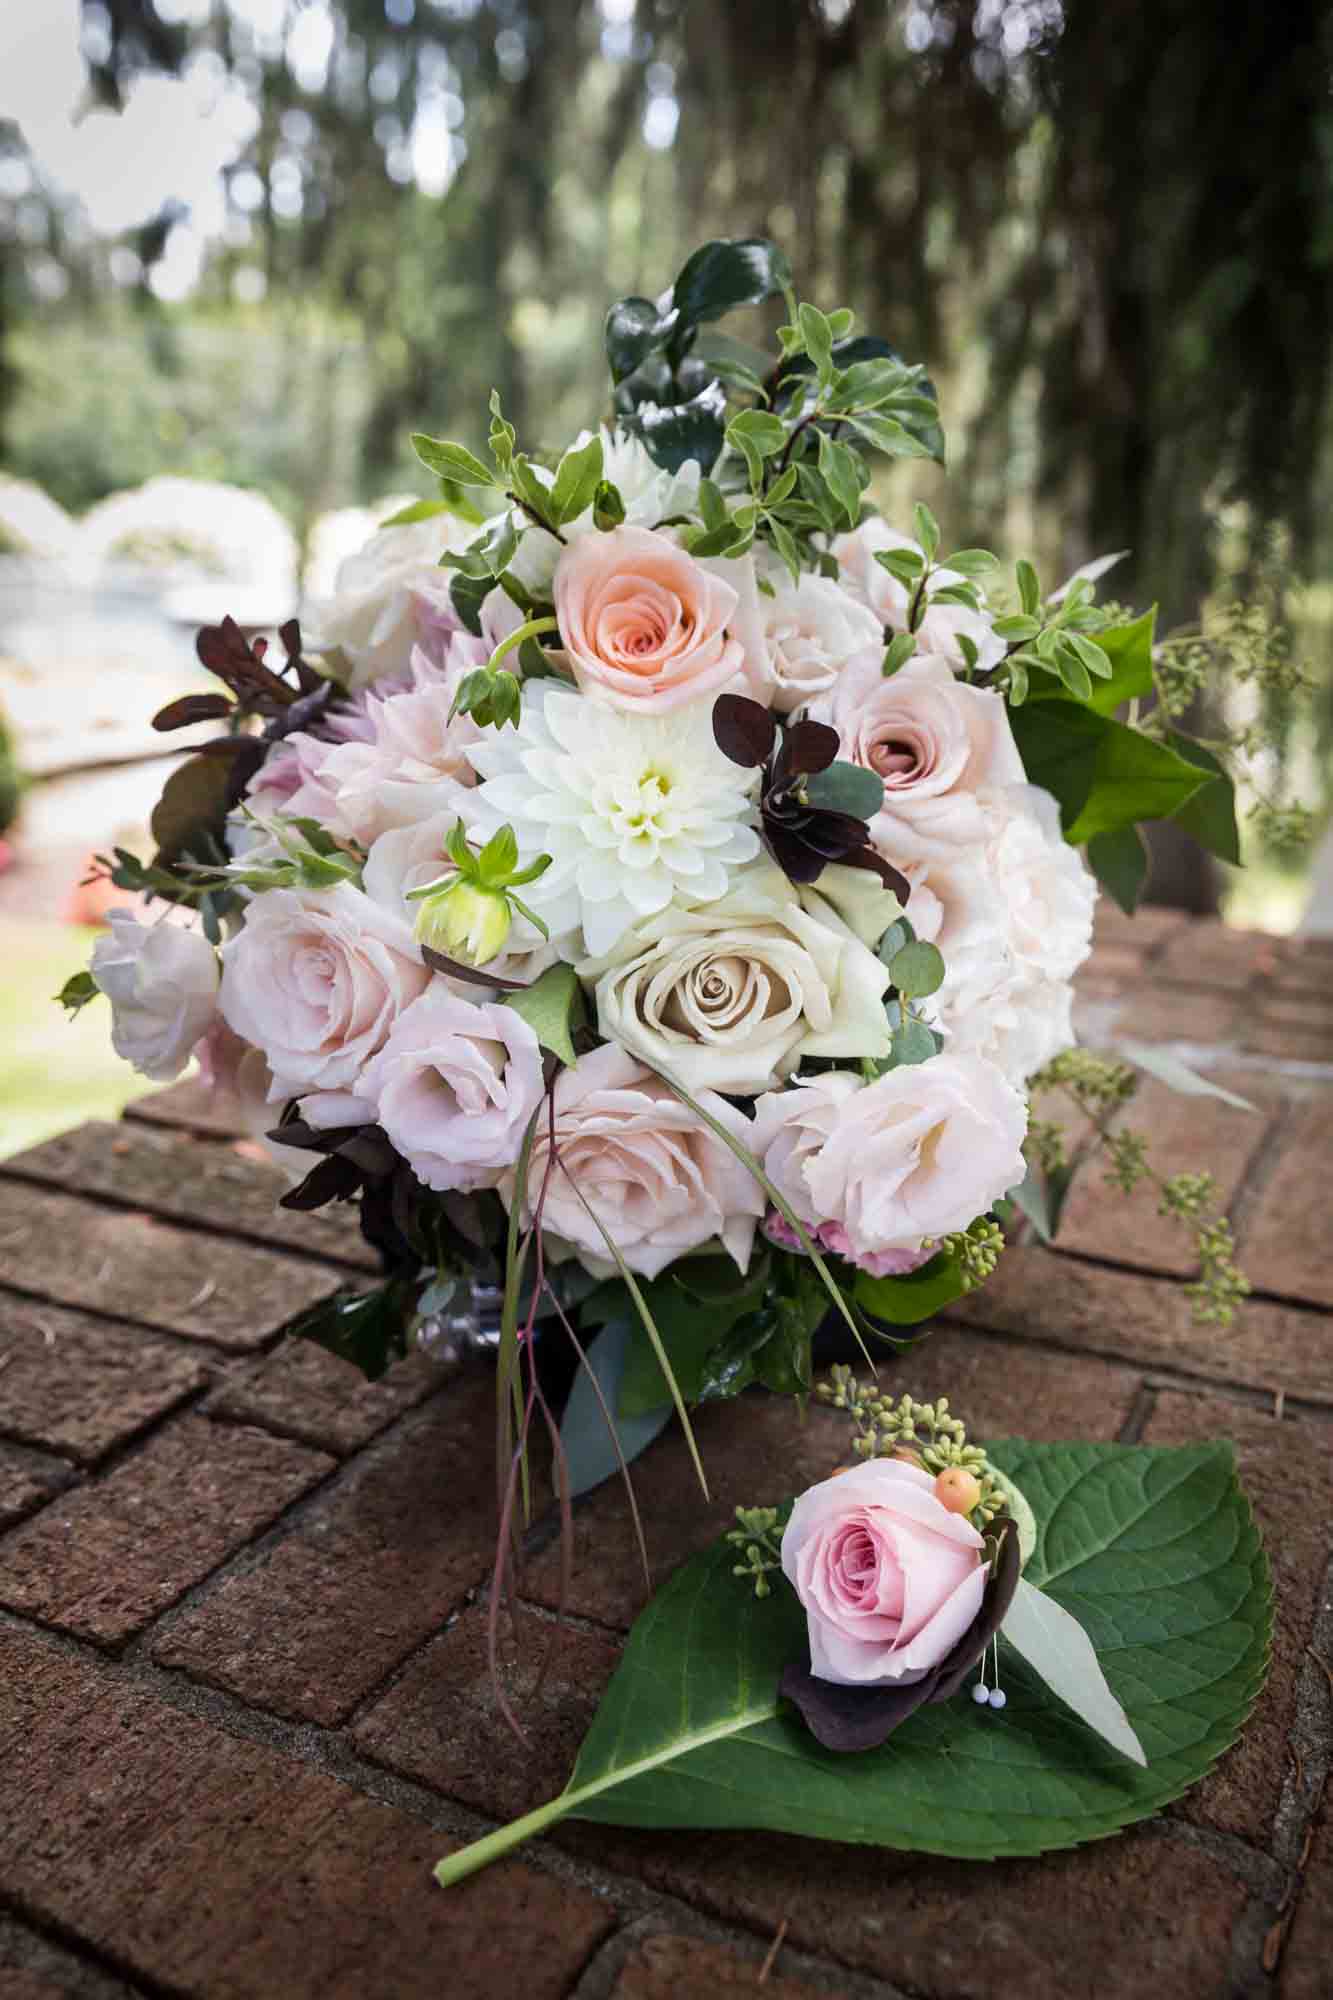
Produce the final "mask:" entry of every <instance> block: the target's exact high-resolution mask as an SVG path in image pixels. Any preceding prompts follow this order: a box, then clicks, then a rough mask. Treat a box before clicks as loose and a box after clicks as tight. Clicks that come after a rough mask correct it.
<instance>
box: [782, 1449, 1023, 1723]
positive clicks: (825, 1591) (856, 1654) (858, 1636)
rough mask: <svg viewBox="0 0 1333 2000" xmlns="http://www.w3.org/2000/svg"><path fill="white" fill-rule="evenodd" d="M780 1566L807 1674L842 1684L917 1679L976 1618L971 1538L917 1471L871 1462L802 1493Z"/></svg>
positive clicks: (979, 1582)
mask: <svg viewBox="0 0 1333 2000" xmlns="http://www.w3.org/2000/svg"><path fill="white" fill-rule="evenodd" d="M782 1567H783V1570H784V1572H785V1574H786V1576H787V1579H788V1581H789V1582H790V1583H791V1585H792V1587H793V1588H794V1590H795V1592H796V1595H797V1596H798V1597H799V1598H800V1600H801V1603H802V1605H803V1606H804V1607H805V1614H806V1621H807V1628H808V1632H809V1639H810V1671H811V1672H812V1673H813V1674H814V1675H816V1676H817V1678H818V1679H820V1680H825V1681H837V1682H839V1683H840V1684H842V1685H844V1686H861V1687H867V1686H868V1687H887V1686H894V1685H898V1686H902V1685H905V1684H907V1683H910V1682H912V1681H919V1680H921V1679H922V1678H923V1676H924V1675H926V1674H928V1673H929V1672H930V1670H931V1668H932V1667H935V1666H938V1664H939V1663H940V1661H941V1660H943V1659H944V1658H945V1656H946V1655H947V1654H948V1653H950V1652H952V1650H953V1648H954V1647H955V1646H956V1645H957V1644H958V1641H959V1640H960V1639H961V1638H962V1637H963V1635H964V1633H965V1632H966V1631H967V1629H968V1627H969V1626H970V1625H971V1624H972V1622H973V1620H974V1619H975V1618H976V1616H977V1614H978V1612H979V1611H980V1610H981V1600H982V1597H983V1595H984V1594H985V1589H986V1575H987V1571H986V1565H985V1562H984V1560H983V1547H982V1538H981V1536H980V1535H979V1534H978V1533H977V1530H976V1529H975V1528H974V1527H973V1526H972V1524H971V1522H970V1521H968V1520H966V1519H964V1517H963V1516H962V1515H961V1514H951V1513H950V1512H949V1510H948V1508H947V1507H945V1506H944V1505H943V1504H942V1503H941V1502H940V1501H939V1500H937V1499H936V1497H935V1482H934V1480H933V1479H932V1478H931V1476H930V1474H929V1473H928V1472H924V1471H922V1469H921V1468H920V1466H916V1465H908V1464H905V1463H904V1462H903V1461H901V1460H899V1459H889V1458H879V1459H871V1460H869V1461H868V1462H867V1463H866V1464H864V1465H858V1466H855V1467H853V1469H852V1470H851V1471H850V1472H840V1473H837V1474H835V1476H834V1477H833V1478H832V1479H825V1480H824V1481H822V1483H821V1484H820V1485H818V1486H812V1487H810V1489H809V1490H808V1491H807V1492H805V1493H803V1494H802V1495H801V1497H800V1499H799V1500H798V1501H797V1502H796V1505H795V1506H794V1507H793V1508H792V1511H791V1517H790V1519H789V1520H788V1522H787V1527H786V1530H785V1532H784V1534H783V1537H782Z"/></svg>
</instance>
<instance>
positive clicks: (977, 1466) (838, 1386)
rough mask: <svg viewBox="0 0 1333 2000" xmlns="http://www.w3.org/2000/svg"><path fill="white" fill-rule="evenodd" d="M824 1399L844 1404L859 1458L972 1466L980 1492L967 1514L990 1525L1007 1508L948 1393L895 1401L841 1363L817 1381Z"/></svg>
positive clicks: (939, 1468)
mask: <svg viewBox="0 0 1333 2000" xmlns="http://www.w3.org/2000/svg"><path fill="white" fill-rule="evenodd" d="M815 1394H816V1396H818V1398H819V1400H820V1401H821V1402H822V1403H828V1404H830V1405H831V1406H832V1407H833V1408H834V1409H835V1410H845V1411H846V1412H847V1414H848V1416H849V1417H850V1418H851V1422H852V1450H853V1452H854V1453H855V1454H856V1456H857V1457H858V1458H892V1457H894V1456H895V1455H896V1456H901V1457H908V1456H910V1458H911V1459H912V1461H913V1462H915V1463H916V1464H918V1465H920V1466H921V1467H922V1469H923V1471H926V1472H933V1473H936V1474H939V1473H941V1472H948V1471H950V1470H952V1469H953V1468H955V1467H957V1468H958V1469H959V1470H961V1471H963V1472H970V1473H971V1474H972V1476H973V1478H974V1479H975V1480H976V1481H977V1484H978V1486H979V1487H980V1489H981V1497H980V1499H979V1500H978V1502H977V1505H976V1506H975V1507H974V1508H973V1509H972V1511H971V1514H970V1515H969V1517H968V1518H969V1519H970V1520H971V1521H972V1522H973V1523H974V1524H975V1526H977V1527H978V1528H986V1527H988V1526H989V1525H990V1523H991V1521H993V1520H994V1518H995V1516H996V1515H997V1514H998V1513H1000V1512H1002V1511H1003V1508H1004V1499H1003V1496H1002V1494H1001V1492H1000V1490H999V1487H998V1486H997V1485H996V1483H995V1480H994V1479H993V1478H992V1476H991V1471H990V1466H989V1464H988V1463H987V1459H986V1454H985V1452H984V1451H983V1450H982V1449H981V1447H980V1445H975V1444H969V1443H968V1441H967V1429H966V1426H965V1425H964V1424H963V1423H962V1421H961V1420H960V1419H959V1418H958V1417H955V1416H954V1415H953V1414H952V1413H951V1411H950V1409H949V1399H948V1397H947V1396H941V1397H940V1398H939V1400H938V1401H937V1402H934V1403H918V1402H916V1401H914V1400H913V1398H912V1397H911V1396H907V1395H904V1396H901V1397H900V1398H899V1399H898V1401H897V1402H896V1403H895V1402H894V1401H893V1400H892V1399H891V1398H890V1397H888V1396H884V1395H882V1394H881V1393H880V1391H879V1389H878V1387H877V1386H876V1385H875V1384H874V1383H873V1382H858V1381H857V1379H856V1376H855V1375H854V1374H853V1373H852V1370H851V1369H850V1368H848V1367H845V1366H841V1365H840V1366H837V1367H834V1368H832V1369H831V1370H830V1371H829V1379H828V1380H827V1382H819V1383H817V1384H816V1386H815Z"/></svg>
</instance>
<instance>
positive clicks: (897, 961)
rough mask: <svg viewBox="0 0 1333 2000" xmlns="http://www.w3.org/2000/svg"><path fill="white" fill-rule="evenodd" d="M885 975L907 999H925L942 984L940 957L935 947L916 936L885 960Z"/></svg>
mask: <svg viewBox="0 0 1333 2000" xmlns="http://www.w3.org/2000/svg"><path fill="white" fill-rule="evenodd" d="M889 977H890V979H892V981H893V983H894V985H895V986H896V987H897V989H898V991H899V992H900V993H901V994H903V995H904V996H905V997H906V998H907V999H908V1000H925V999H926V998H928V996H929V995H930V994H932V993H938V992H939V990H940V988H941V986H943V984H944V959H943V956H942V955H941V953H940V951H939V948H938V946H936V945H933V944H927V943H926V941H925V939H924V938H916V939H914V940H913V942H912V943H911V944H905V945H904V946H903V948H902V950H901V951H899V952H895V953H894V956H893V958H892V959H891V960H890V962H889Z"/></svg>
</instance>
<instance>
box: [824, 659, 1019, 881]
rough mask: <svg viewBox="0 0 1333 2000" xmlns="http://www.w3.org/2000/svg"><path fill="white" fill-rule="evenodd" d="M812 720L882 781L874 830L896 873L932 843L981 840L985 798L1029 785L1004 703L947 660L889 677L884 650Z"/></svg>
mask: <svg viewBox="0 0 1333 2000" xmlns="http://www.w3.org/2000/svg"><path fill="white" fill-rule="evenodd" d="M810 713H811V715H812V716H813V718H814V719H815V721H817V722H827V723H829V724H831V725H832V727H833V728H834V729H836V730H837V732H838V734H839V736H840V737H841V739H842V750H841V754H842V756H843V757H845V758H846V759H847V761H848V762H849V763H852V764H860V765H863V766H864V767H865V769H867V770H870V771H874V772H875V774H876V775H877V776H878V777H880V778H882V779H883V780H884V803H883V806H882V807H881V809H880V811H879V812H878V813H877V814H876V815H875V817H874V819H873V820H872V821H871V822H870V831H871V837H872V839H873V840H874V843H875V845H876V847H878V848H879V850H880V852H881V853H882V854H884V855H886V856H888V858H889V859H890V860H891V861H892V862H893V863H894V866H895V867H898V868H901V867H902V866H903V865H904V863H905V862H908V861H913V860H915V859H916V858H917V856H918V854H919V853H920V852H921V849H922V847H923V846H924V845H926V844H929V843H932V842H941V841H943V842H955V841H959V840H964V839H972V838H976V839H980V838H981V837H983V832H984V829H983V822H982V815H981V809H980V807H979V806H978V804H977V801H976V793H977V791H978V790H979V789H980V788H981V787H982V786H983V785H1021V784H1022V783H1023V782H1024V771H1023V763H1022V759H1021V758H1020V757H1019V754H1018V746H1017V745H1016V744H1015V742H1014V737H1013V731H1012V730H1011V729H1010V727H1009V715H1008V711H1007V709H1006V707H1005V704H1004V701H1003V699H1002V698H1001V697H1000V696H999V695H998V694H992V693H990V692H989V690H987V689H985V688H975V687H969V686H968V685H967V683H966V682H965V681H960V680H955V678H954V675H953V671H952V669H951V667H950V666H949V663H948V661H947V660H943V659H939V658H928V657H926V656H925V655H923V654H918V655H917V657H916V658H915V659H912V660H909V661H908V662H907V665H906V666H905V667H900V668H899V670H898V672H897V673H896V674H893V675H891V676H890V677H889V679H888V680H886V679H885V678H884V674H883V671H882V649H881V648H879V647H876V648H875V650H874V651H873V652H866V653H861V654H858V656H857V657H856V658H855V659H854V660H852V661H851V662H850V664H849V665H848V666H847V667H846V669H845V670H844V672H843V673H842V675H841V676H840V677H839V678H838V679H837V680H836V681H835V682H834V684H833V686H832V688H831V689H830V690H829V692H828V693H827V694H826V695H824V696H823V697H822V699H820V700H819V701H816V702H815V703H814V704H813V705H812V707H811V710H810Z"/></svg>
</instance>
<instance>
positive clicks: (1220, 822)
mask: <svg viewBox="0 0 1333 2000" xmlns="http://www.w3.org/2000/svg"><path fill="white" fill-rule="evenodd" d="M1166 738H1167V742H1168V743H1169V744H1170V745H1171V748H1172V749H1173V750H1174V751H1176V752H1177V754H1178V755H1179V756H1181V757H1183V758H1184V759H1185V761H1186V763H1187V764H1193V765H1194V767H1195V768H1196V770H1200V771H1206V772H1208V773H1210V779H1209V782H1207V783H1206V784H1203V785H1201V786H1200V788H1199V790H1198V791H1197V792H1196V793H1195V794H1194V797H1193V798H1192V799H1186V801H1185V803H1184V805H1183V806H1181V807H1180V808H1179V809H1178V810H1177V811H1176V813H1175V814H1174V815H1173V817H1174V819H1175V822H1176V825H1177V826H1183V827H1184V829H1185V831H1186V833H1188V834H1190V835H1191V836H1192V837H1193V838H1194V839H1195V840H1197V841H1198V843H1199V845H1200V847H1206V848H1207V849H1208V852H1209V853H1210V854H1215V855H1217V857H1218V859H1219V860H1221V861H1229V862H1231V864H1232V865H1233V867H1238V866H1239V865H1240V829H1239V828H1238V826H1237V825H1236V787H1235V786H1234V784H1233V783H1232V782H1231V778H1230V775H1229V773H1228V771H1227V768H1226V766H1225V765H1224V764H1222V763H1220V762H1219V760H1218V759H1217V758H1216V757H1215V756H1214V755H1213V753H1212V751H1211V750H1207V749H1205V748H1204V746H1203V744H1202V743H1196V742H1195V740H1194V738H1193V737H1192V736H1186V735H1184V734H1183V732H1182V731H1181V730H1179V729H1168V731H1167V732H1166Z"/></svg>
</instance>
